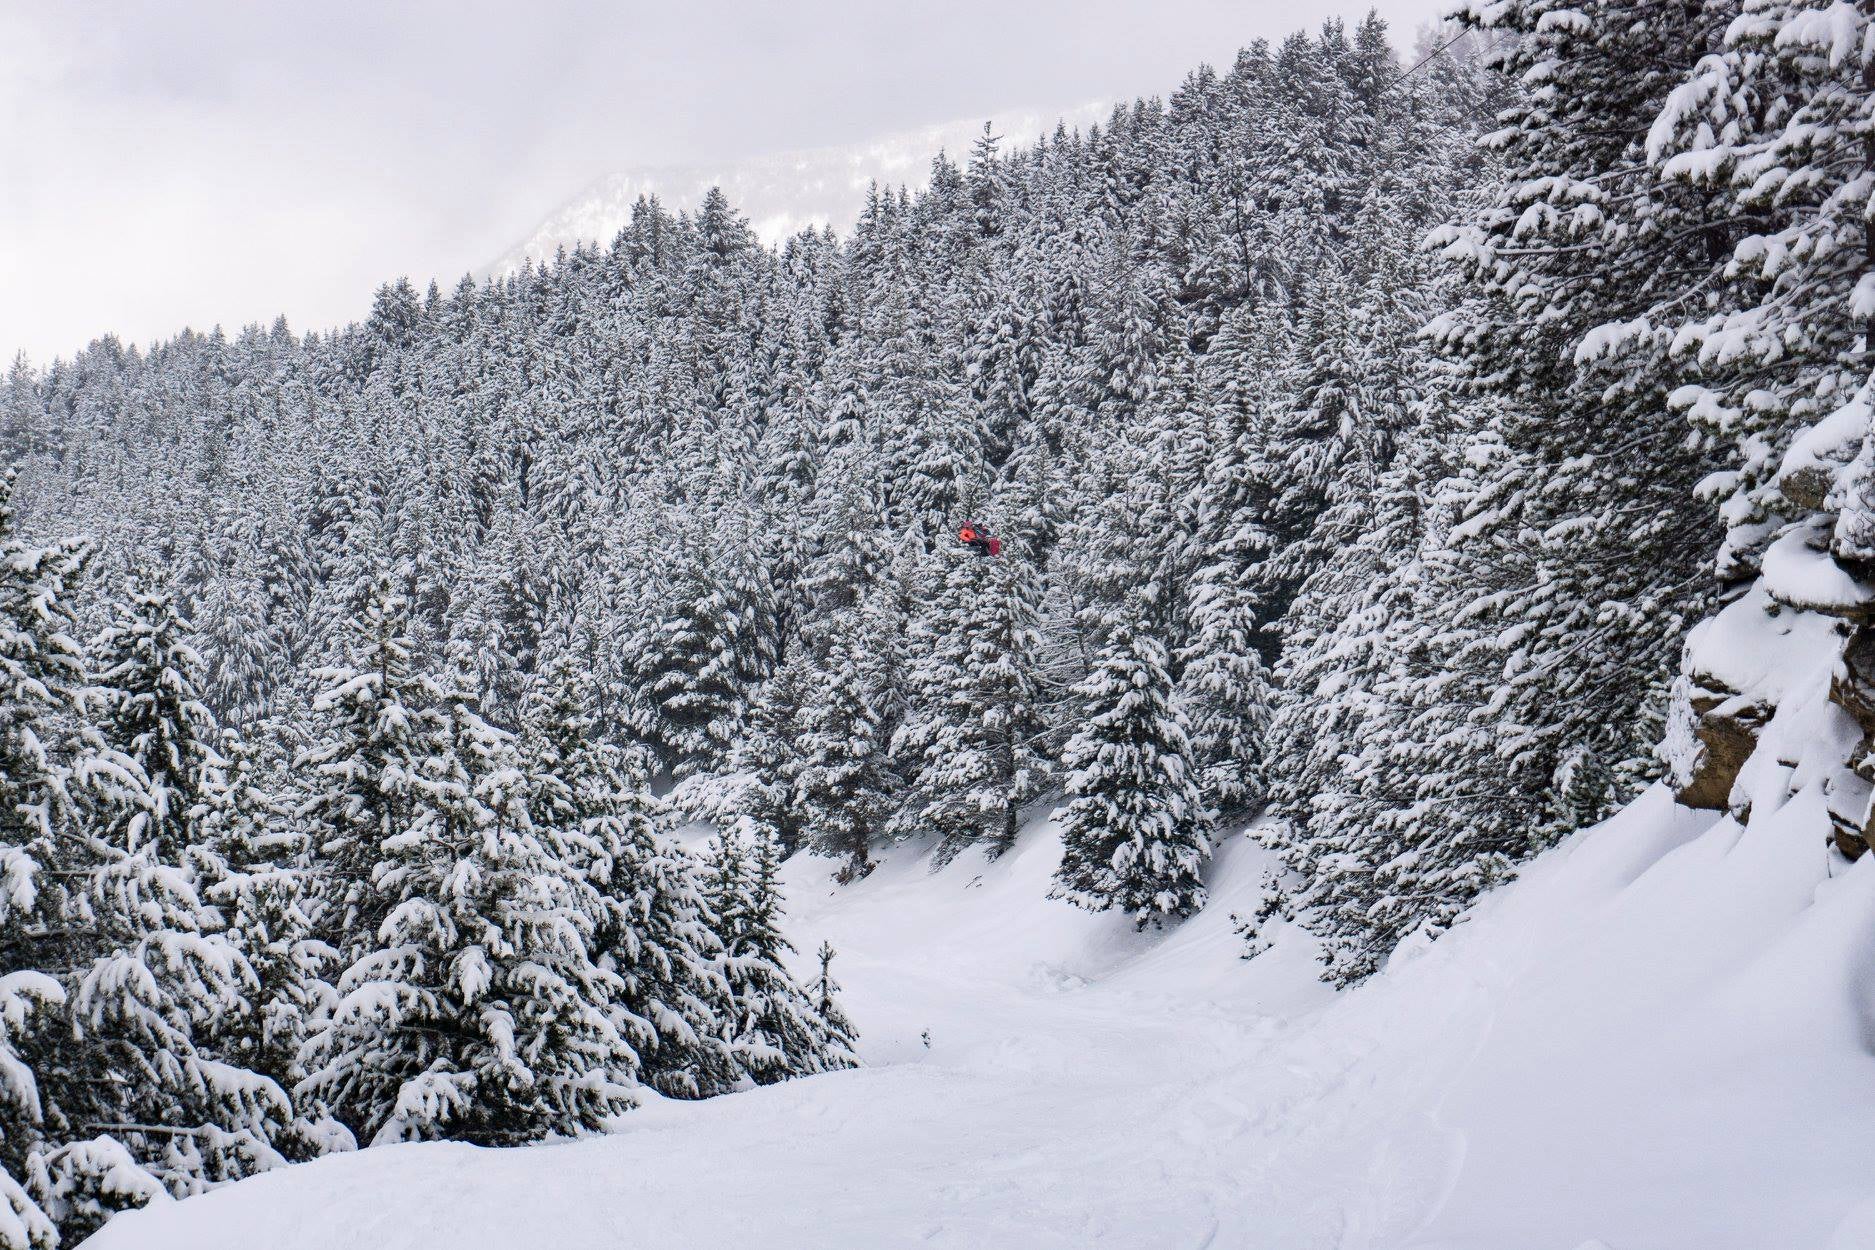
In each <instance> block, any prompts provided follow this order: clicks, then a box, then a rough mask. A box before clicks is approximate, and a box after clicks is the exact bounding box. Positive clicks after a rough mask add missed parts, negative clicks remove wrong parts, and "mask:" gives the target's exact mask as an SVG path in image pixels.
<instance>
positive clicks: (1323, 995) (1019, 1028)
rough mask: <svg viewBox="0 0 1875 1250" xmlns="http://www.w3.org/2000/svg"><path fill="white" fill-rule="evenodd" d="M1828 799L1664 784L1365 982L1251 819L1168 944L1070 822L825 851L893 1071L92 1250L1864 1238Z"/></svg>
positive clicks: (172, 1214)
mask: <svg viewBox="0 0 1875 1250" xmlns="http://www.w3.org/2000/svg"><path fill="white" fill-rule="evenodd" d="M1799 806H1800V803H1799V802H1795V801H1794V802H1793V803H1792V804H1791V805H1789V806H1787V807H1785V808H1784V809H1782V811H1781V812H1779V813H1778V814H1777V815H1775V816H1773V817H1772V818H1770V819H1767V820H1765V821H1761V822H1756V823H1754V824H1752V825H1751V826H1750V827H1749V828H1741V827H1740V826H1739V825H1738V824H1737V823H1736V822H1735V821H1733V820H1732V819H1730V818H1715V817H1714V816H1713V815H1712V814H1710V813H1698V812H1693V811H1690V810H1688V809H1686V808H1681V807H1676V806H1675V805H1674V804H1673V803H1672V801H1671V798H1670V795H1669V794H1668V792H1667V791H1665V790H1664V789H1656V790H1653V791H1650V792H1649V793H1648V794H1647V795H1646V796H1645V797H1643V798H1642V799H1641V800H1640V801H1639V802H1637V803H1636V804H1635V805H1633V806H1632V807H1631V808H1629V809H1628V810H1627V811H1625V812H1623V813H1622V814H1621V815H1619V816H1617V817H1616V818H1614V819H1613V820H1611V821H1609V822H1607V823H1605V824H1603V825H1601V826H1598V827H1596V828H1593V829H1590V830H1587V831H1585V832H1583V833H1581V834H1578V835H1576V836H1575V837H1573V838H1571V839H1569V840H1568V841H1567V842H1565V843H1564V844H1563V845H1561V846H1559V847H1558V848H1556V849H1555V850H1552V851H1550V852H1548V853H1546V854H1544V855H1543V856H1541V857H1539V858H1538V859H1537V860H1536V861H1535V862H1534V863H1532V864H1531V865H1530V866H1529V867H1528V868H1527V870H1526V871H1525V873H1524V874H1523V876H1522V877H1521V879H1520V880H1518V881H1517V882H1516V883H1514V884H1512V885H1510V886H1508V887H1505V888H1503V889H1501V890H1499V891H1497V892H1496V893H1494V894H1492V895H1490V896H1488V897H1487V898H1486V899H1485V900H1484V901H1483V902H1482V903H1481V904H1480V905H1479V907H1478V908H1477V909H1476V911H1475V912H1474V913H1473V915H1472V917H1471V919H1469V920H1468V921H1467V922H1466V923H1464V924H1462V925H1460V926H1458V927H1457V928H1456V929H1454V930H1453V931H1452V932H1451V933H1450V934H1449V935H1447V936H1446V937H1445V938H1443V939H1441V940H1439V941H1437V942H1434V943H1428V944H1424V945H1411V944H1409V945H1408V946H1407V947H1406V948H1403V949H1402V950H1401V951H1399V952H1398V953H1396V954H1395V956H1394V958H1393V960H1392V961H1391V963H1390V964H1389V966H1388V967H1387V969H1386V970H1385V972H1384V973H1383V974H1382V975H1381V976H1380V977H1378V978H1376V979H1375V980H1373V981H1372V982H1370V983H1368V984H1367V985H1365V986H1363V987H1360V988H1358V989H1356V990H1354V991H1352V992H1349V993H1345V994H1341V995H1335V994H1333V993H1331V992H1330V991H1329V990H1328V989H1327V988H1326V987H1325V986H1324V985H1322V984H1321V983H1320V982H1319V981H1318V980H1317V979H1316V973H1317V968H1316V966H1315V962H1314V944H1313V943H1312V942H1311V941H1310V940H1309V939H1308V938H1307V937H1306V935H1304V934H1303V933H1302V932H1301V931H1300V930H1297V929H1292V928H1288V927H1286V926H1281V925H1280V922H1279V925H1278V927H1279V929H1280V932H1278V933H1277V934H1276V936H1275V942H1274V946H1273V948H1272V949H1271V950H1270V951H1269V953H1268V954H1266V955H1264V956H1262V957H1260V958H1258V959H1256V960H1253V961H1250V962H1247V963H1246V962H1244V961H1242V960H1240V959H1239V958H1238V954H1239V952H1240V950H1241V949H1242V946H1241V943H1240V942H1239V941H1238V940H1237V939H1236V937H1235V934H1234V933H1233V927H1232V924H1231V920H1230V916H1231V913H1232V912H1233V911H1248V910H1249V909H1251V908H1253V907H1254V906H1255V905H1256V902H1257V899H1258V895H1259V891H1260V882H1261V881H1262V879H1263V877H1264V874H1265V872H1266V870H1267V869H1268V867H1269V862H1268V859H1267V856H1266V854H1265V853H1264V852H1262V851H1261V850H1259V849H1258V848H1257V847H1256V846H1255V845H1254V844H1253V843H1252V842H1250V841H1249V840H1247V839H1244V838H1232V839H1230V840H1229V841H1227V843H1226V844H1225V846H1224V847H1223V849H1222V850H1221V851H1220V853H1219V855H1218V857H1217V860H1216V862H1215V864H1214V866H1213V872H1212V877H1211V888H1212V890H1213V900H1212V903H1211V905H1210V907H1208V908H1207V909H1206V910H1205V911H1204V912H1203V913H1201V914H1200V915H1198V916H1197V917H1195V918H1194V919H1192V920H1190V921H1189V922H1187V923H1185V924H1183V925H1182V926H1180V927H1178V928H1176V929H1173V930H1171V931H1169V932H1168V933H1166V934H1164V935H1154V934H1152V933H1147V934H1144V935H1141V934H1137V933H1135V932H1134V930H1133V928H1132V925H1131V924H1130V923H1128V922H1127V921H1125V920H1124V919H1122V918H1119V917H1115V916H1112V915H1100V916H1096V915H1089V914H1087V913H1084V912H1081V911H1077V910H1076V909H1074V908H1072V907H1069V906H1067V905H1065V904H1063V903H1059V902H1051V901H1047V900H1045V899H1044V897H1043V896H1044V895H1045V894H1046V892H1047V885H1048V882H1049V879H1050V877H1051V874H1052V873H1053V871H1054V869H1055V866H1056V863H1057V861H1058V859H1059V856H1060V843H1059V836H1058V833H1057V832H1056V830H1055V829H1054V827H1053V825H1052V824H1043V825H1039V826H1035V827H1031V828H1030V829H1028V830H1026V831H1025V833H1024V835H1023V838H1022V839H1021V841H1020V842H1019V843H1018V845H1017V846H1016V848H1015V849H1014V850H1013V851H1011V852H1010V853H1009V854H1007V855H1005V856H1003V857H1002V858H1001V859H999V860H996V861H994V862H985V861H984V859H983V858H982V856H981V854H980V853H979V852H978V851H975V850H971V851H966V852H965V853H964V854H962V855H960V856H959V857H958V858H957V859H955V860H954V861H952V862H951V863H950V864H948V865H947V866H945V867H944V868H942V869H941V870H937V871H933V870H932V867H931V863H930V858H929V854H928V852H923V851H919V850H918V848H915V847H908V848H902V849H901V850H899V851H898V852H895V853H892V854H889V855H887V856H886V857H885V859H884V862H883V863H882V865H881V867H880V868H879V869H878V870H876V871H875V872H874V873H873V874H872V875H871V876H870V877H868V878H867V879H865V880H864V881H861V882H859V883H857V884H855V885H852V886H845V887H841V886H836V885H835V884H833V883H832V882H831V881H830V880H829V879H828V874H829V871H830V869H831V868H832V866H833V865H832V861H829V860H826V859H821V858H816V857H813V856H809V855H800V856H796V857H795V858H794V859H792V860H791V861H790V862H789V863H788V864H787V866H786V869H785V879H786V883H787V892H788V900H789V904H790V908H791V917H790V921H789V929H790V936H791V937H792V939H793V941H794V944H795V946H796V947H797V948H800V949H801V950H802V951H804V952H806V951H811V950H812V949H813V948H814V947H816V946H817V945H818V944H819V942H820V941H822V940H823V939H824V940H828V941H831V942H832V944H833V945H834V947H835V948H836V949H837V950H838V951H839V952H840V953H839V956H838V958H837V960H836V961H835V965H834V970H835V974H836V976H837V978H838V980H839V981H840V982H841V983H842V985H843V986H844V988H845V997H844V1002H845V1004H846V1006H847V1009H848V1012H849V1014H850V1015H852V1016H853V1018H854V1020H855V1022H856V1024H857V1025H858V1027H859V1029H860V1034H861V1039H860V1048H861V1052H862V1055H863V1057H864V1059H865V1061H866V1066H865V1067H864V1068H861V1069H858V1070H853V1071H846V1072H836V1073H831V1074H827V1075H822V1076H814V1077H808V1078H804V1079H800V1080H794V1081H788V1082H784V1083H782V1084H779V1085H775V1086H770V1087H766V1088H763V1089H759V1090H752V1091H749V1092H745V1093H739V1094H732V1095H729V1096H726V1097H722V1098H717V1099H712V1100H709V1101H706V1102H701V1103H680V1102H674V1101H653V1102H650V1103H649V1104H648V1105H646V1106H645V1107H643V1108H642V1109H641V1110H638V1111H635V1112H633V1113H632V1114H631V1115H630V1116H628V1117H626V1119H625V1121H624V1123H623V1126H622V1128H621V1129H620V1131H618V1132H617V1133H616V1134H614V1135H612V1136H610V1137H605V1138H601V1139H596V1140H587V1141H582V1142H574V1143H566V1144H551V1145H543V1146H535V1147H530V1148H525V1149H516V1150H484V1149H477V1148H473V1147H469V1146H463V1145H456V1144H440V1143H438V1144H423V1145H408V1146H391V1147H379V1148H374V1149H372V1150H370V1151H368V1152H363V1153H356V1154H339V1155H331V1156H327V1157H325V1158H322V1159H319V1160H317V1161H315V1162H312V1163H309V1164H305V1165H302V1166H297V1167H292V1168H287V1169H284V1170H279V1171H275V1172H270V1173H266V1174H264V1175H261V1176H258V1177H255V1178H253V1179H251V1180H248V1181H244V1182H242V1183H240V1184H238V1185H235V1186H232V1187H229V1188H225V1189H221V1190H217V1191H214V1192H212V1193H209V1194H207V1195H206V1196H203V1197H200V1198H195V1199H190V1200H187V1201H184V1202H181V1203H173V1202H164V1203H159V1204H157V1205H154V1206H152V1207H149V1208H147V1209H145V1210H142V1211H136V1212H131V1213H129V1214H126V1215H124V1216H121V1217H119V1218H118V1219H117V1220H116V1221H114V1222H113V1223H112V1224H110V1225H109V1226H108V1227H107V1228H106V1229H105V1230H104V1231H103V1232H101V1233H99V1234H98V1235H97V1236H96V1237H95V1238H93V1240H92V1241H91V1242H89V1243H88V1244H89V1245H90V1246H92V1247H94V1248H95V1250H224V1248H225V1250H245V1248H247V1247H251V1246H261V1245H264V1246H268V1247H270V1248H272V1250H324V1248H326V1247H331V1246H339V1245H359V1246H366V1245H368V1246H373V1247H378V1248H380V1250H428V1248H432V1247H433V1248H435V1250H445V1248H447V1250H483V1248H487V1250H497V1248H499V1250H508V1248H509V1247H513V1246H517V1245H534V1244H542V1245H554V1246H557V1247H563V1248H565V1250H584V1248H586V1247H593V1248H595V1250H596V1248H598V1247H615V1246H618V1245H621V1244H636V1245H698V1246H712V1245H738V1244H758V1243H759V1244H762V1245H766V1246H772V1247H803V1248H805V1247H815V1248H816V1250H826V1248H831V1247H854V1248H862V1247H863V1248H882V1247H896V1246H955V1247H965V1246H1024V1247H1088V1246H1116V1247H1119V1246H1128V1247H1137V1246H1168V1247H1169V1246H1189V1247H1199V1246H1219V1247H1243V1248H1268V1250H1312V1248H1314V1247H1337V1248H1339V1250H1360V1248H1367V1247H1372V1248H1375V1250H1379V1248H1381V1247H1399V1248H1402V1250H1403V1248H1405V1247H1416V1248H1421V1250H1431V1248H1433V1247H1438V1248H1440V1250H1504V1247H1509V1246H1516V1247H1523V1248H1529V1250H1549V1248H1553V1250H1590V1248H1591V1247H1606V1248H1607V1250H1643V1248H1645V1250H1676V1248H1681V1247H1683V1248H1684V1250H1733V1248H1735V1250H1765V1248H1766V1247H1773V1246H1775V1247H1789V1248H1791V1250H1801V1248H1805V1247H1815V1248H1817V1250H1856V1248H1859V1247H1866V1246H1868V1245H1870V1244H1871V1242H1870V1240H1869V1236H1870V1232H1871V1230H1875V1187H1872V1186H1871V1185H1870V1183H1869V1180H1868V1176H1867V1170H1866V1166H1865V1161H1866V1160H1867V1159H1868V1158H1869V1157H1870V1153H1871V1151H1875V1057H1871V1055H1870V1053H1869V1046H1870V1040H1871V1037H1875V1007H1872V1006H1871V1004H1875V992H1872V991H1875V953H1872V952H1875V941H1872V940H1871V939H1875V859H1864V860H1863V861H1861V862H1859V863H1857V864H1855V865H1854V866H1852V867H1849V868H1847V869H1841V868H1840V867H1839V868H1838V869H1837V870H1836V875H1834V876H1833V877H1832V876H1830V875H1829V870H1828V868H1827V866H1826V862H1825V858H1824V854H1823V852H1822V849H1821V848H1819V847H1817V846H1814V845H1812V844H1811V842H1810V841H1809V839H1808V837H1807V836H1805V831H1806V829H1808V828H1809V825H1808V824H1806V813H1804V812H1802V811H1800V810H1793V808H1797V807H1799ZM808 965H809V960H808V958H807V957H806V956H805V955H803V957H802V958H801V960H800V967H799V971H801V972H802V973H803V974H804V975H805V974H806V973H807V971H808Z"/></svg>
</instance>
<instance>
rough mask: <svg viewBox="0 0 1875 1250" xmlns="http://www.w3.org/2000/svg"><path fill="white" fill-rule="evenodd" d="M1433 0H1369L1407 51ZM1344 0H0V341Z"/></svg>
mask: <svg viewBox="0 0 1875 1250" xmlns="http://www.w3.org/2000/svg"><path fill="white" fill-rule="evenodd" d="M1455 3H1456V0H1377V2H1376V3H1374V4H1373V5H1372V6H1371V7H1376V8H1378V9H1379V10H1380V12H1381V14H1382V15H1383V16H1385V17H1386V18H1387V19H1388V20H1389V21H1390V22H1391V23H1392V24H1393V27H1394V32H1395V40H1396V43H1399V44H1400V45H1402V46H1405V47H1410V46H1412V44H1413V43H1414V36H1415V32H1416V31H1418V30H1419V29H1420V28H1421V27H1422V26H1423V25H1424V23H1426V22H1427V21H1429V20H1431V19H1433V18H1434V17H1436V16H1437V15H1438V14H1439V13H1441V12H1443V11H1445V10H1446V9H1449V8H1451V7H1453V6H1454V5H1455ZM1369 7H1370V5H1369V4H1368V3H1364V2H1359V0H1348V2H1345V3H1344V2H1343V0H944V2H936V0H932V2H924V0H789V2H786V3H756V2H755V0H744V2H743V3H737V4H728V3H684V0H664V2H663V3H655V4H641V3H636V2H623V0H621V2H615V3H609V4H608V3H596V2H590V3H555V2H552V0H544V2H541V3H521V2H516V3H508V4H495V3H481V2H478V0H448V2H441V0H439V2H436V3H429V2H414V0H413V2H403V0H373V2H358V3H353V2H351V0H299V2H297V3H291V4H289V3H275V2H274V0H220V2H217V0H160V2H159V0H148V2H147V3H114V2H112V0H84V2H83V3H69V2H65V0H0V171H3V172H0V360H4V359H10V358H11V357H12V355H13V353H14V352H15V351H16V350H21V349H23V350H25V351H26V352H27V353H29V355H30V356H31V357H32V358H33V359H34V361H35V362H37V363H41V364H43V363H46V362H47V361H49V360H50V359H51V358H52V357H53V356H55V355H69V354H70V353H71V352H72V351H74V350H75V349H77V348H79V347H81V346H83V345H84V344H85V343H86V342H88V341H89V340H90V339H92V338H94V337H96V336H97V335H99V334H101V333H104V332H105V331H115V332H117V333H118V334H120V335H121V336H123V337H124V338H126V339H128V340H131V341H135V342H147V341H148V340H150V339H153V338H158V337H163V336H166V335H168V334H170V333H173V332H174V331H175V330H177V329H179V328H181V327H182V326H184V325H194V326H196V327H198V328H207V327H208V326H210V325H213V324H216V323H220V324H222V325H224V326H225V327H227V328H228V329H229V330H230V331H232V330H233V329H235V328H236V327H238V326H239V325H241V324H242V323H244V322H248V321H270V320H271V319H272V317H273V316H274V314H276V313H278V312H285V313H286V314H287V316H288V317H289V318H290V319H291V320H292V322H293V324H294V326H295V327H296V328H298V329H313V328H322V327H325V326H329V325H334V324H338V323H342V322H346V321H351V320H355V319H356V318H358V317H359V316H360V315H362V313H363V312H364V310H365V309H366V308H367V307H368V305H369V299H370V292H371V290H372V289H373V288H374V287H375V286H376V285H377V284H378V283H379V282H381V281H383V280H385V279H386V278H390V277H394V276H396V275H398V274H402V273H407V274H409V275H411V276H412V277H413V278H415V279H416V280H418V281H419V282H421V281H426V280H427V279H428V278H430V277H431V276H441V277H443V278H445V279H450V278H453V277H455V276H459V275H460V274H461V273H463V272H464V271H465V270H469V269H476V268H480V267H481V266H483V265H484V264H486V263H488V262H489V261H490V260H492V259H493V258H494V257H495V256H497V255H498V254H499V253H501V252H502V251H503V250H505V249H506V248H507V247H508V246H509V245H510V244H512V243H514V242H515V241H516V240H518V239H520V238H522V237H523V236H525V235H526V234H527V233H528V232H529V231H530V230H531V229H532V228H533V226H534V225H535V224H536V223H537V222H538V221H539V220H540V218H541V217H542V216H544V215H545V214H546V213H547V212H548V211H549V210H550V209H552V208H553V207H555V206H556V205H557V204H559V203H561V202H562V201H564V200H566V199H567V198H568V197H569V196H570V195H572V194H573V193H574V192H576V191H578V190H579V189H580V188H581V187H582V186H583V185H584V184H586V183H587V182H589V181H591V180H592V179H594V178H596V177H599V176H600V175H603V174H606V173H610V172H613V171H618V170H629V169H632V168H635V167H640V166H647V165H666V164H673V163H696V162H700V161H719V160H720V161H725V162H727V161H734V160H736V159H738V158H747V157H750V156H756V155H760V154H762V153H766V152H773V151H777V150H783V149H790V148H802V147H821V146H826V145H835V144H844V143H852V142H857V141H861V140H864V139H867V138H870V137H875V136H879V135H883V134H887V133H890V132H894V131H901V130H905V129H908V128H911V127H915V126H921V125H925V124H928V123H933V122H940V121H947V120H951V119H956V118H966V117H978V116H981V117H985V118H989V117H993V116H995V114H996V113H997V112H998V111H1009V110H1014V109H1030V110H1037V109H1039V110H1053V109H1057V108H1064V107H1068V106H1071V105H1074V104H1078V103H1081V102H1084V101H1087V100H1090V99H1122V98H1131V97H1133V96H1135V95H1140V94H1158V93H1163V92H1165V91H1168V90H1170V89H1171V88H1173V87H1174V86H1176V85H1177V83H1178V81H1179V79H1180V78H1181V77H1183V75H1184V73H1185V72H1186V71H1187V70H1189V69H1190V68H1192V67H1193V66H1194V65H1196V64H1197V63H1198V62H1200V61H1207V60H1208V61H1211V62H1212V63H1214V64H1219V65H1224V64H1228V62H1229V61H1230V59H1231V57H1232V56H1233V55H1234V54H1235V51H1236V49H1237V48H1238V47H1239V46H1241V45H1242V44H1245V43H1248V42H1249V41H1250V40H1252V39H1254V38H1256V37H1258V36H1280V35H1282V34H1285V33H1287V32H1288V31H1289V30H1291V29H1293V28H1295V27H1297V26H1307V27H1311V28H1312V27H1314V26H1316V25H1318V24H1319V23H1320V21H1321V20H1322V19H1323V18H1325V17H1329V16H1336V15H1339V16H1345V17H1348V18H1356V17H1358V16H1359V15H1360V14H1362V13H1364V12H1365V11H1366V10H1367V9H1368V8H1369ZM1010 138H1011V139H1012V140H1014V139H1017V138H1026V136H1015V135H1011V136H1010Z"/></svg>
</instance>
